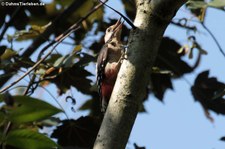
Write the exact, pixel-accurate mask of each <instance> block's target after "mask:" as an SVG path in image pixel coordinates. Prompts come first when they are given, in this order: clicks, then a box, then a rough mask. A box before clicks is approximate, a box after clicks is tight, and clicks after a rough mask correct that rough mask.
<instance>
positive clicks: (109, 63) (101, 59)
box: [96, 19, 124, 113]
mask: <svg viewBox="0 0 225 149" xmlns="http://www.w3.org/2000/svg"><path fill="white" fill-rule="evenodd" d="M122 26H123V23H122V22H121V19H119V20H118V21H117V22H116V23H115V24H114V25H112V26H110V27H108V28H107V29H106V31H105V36H104V42H105V44H104V45H103V47H102V49H101V50H100V52H99V54H98V58H97V64H96V74H97V86H98V92H99V96H100V107H101V112H103V113H105V111H106V109H107V106H108V102H109V100H110V97H111V94H112V90H113V88H114V85H115V81H116V78H117V74H118V72H119V69H120V66H121V63H122V60H123V55H124V45H123V44H122V41H121V32H122Z"/></svg>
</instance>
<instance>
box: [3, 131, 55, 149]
mask: <svg viewBox="0 0 225 149" xmlns="http://www.w3.org/2000/svg"><path fill="white" fill-rule="evenodd" d="M5 142H6V144H7V145H11V146H14V147H17V148H21V149H47V148H49V149H50V148H56V147H59V146H58V145H57V144H56V143H55V142H54V141H52V140H51V139H50V138H48V137H46V136H45V135H43V134H40V133H38V132H35V131H32V130H28V129H19V130H13V131H10V132H9V134H8V136H7V138H6V140H5Z"/></svg>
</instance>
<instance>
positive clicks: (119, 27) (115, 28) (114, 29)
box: [113, 18, 123, 32]
mask: <svg viewBox="0 0 225 149" xmlns="http://www.w3.org/2000/svg"><path fill="white" fill-rule="evenodd" d="M122 26H123V23H122V22H121V18H120V19H119V20H118V21H117V22H116V24H115V25H114V27H113V32H117V31H119V30H122Z"/></svg>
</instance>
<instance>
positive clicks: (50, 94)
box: [39, 86, 69, 119]
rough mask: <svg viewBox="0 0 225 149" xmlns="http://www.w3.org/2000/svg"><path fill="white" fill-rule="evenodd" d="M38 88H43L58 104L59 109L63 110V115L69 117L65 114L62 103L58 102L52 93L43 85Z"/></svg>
mask: <svg viewBox="0 0 225 149" xmlns="http://www.w3.org/2000/svg"><path fill="white" fill-rule="evenodd" d="M39 87H40V88H42V89H44V90H45V91H46V92H47V93H48V94H49V95H50V96H51V97H52V98H53V99H54V100H55V102H56V103H57V104H58V106H59V107H60V108H61V110H62V111H63V113H64V115H65V116H66V118H67V119H69V116H68V115H67V114H66V111H65V109H64V108H63V107H62V105H61V104H60V103H59V102H58V100H57V99H56V98H55V97H54V96H53V95H52V93H51V92H50V91H49V90H48V89H47V88H45V87H43V86H39Z"/></svg>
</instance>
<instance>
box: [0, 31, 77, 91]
mask: <svg viewBox="0 0 225 149" xmlns="http://www.w3.org/2000/svg"><path fill="white" fill-rule="evenodd" d="M79 28H80V27H77V28H75V29H73V28H71V29H69V32H67V34H65V35H64V36H61V37H60V38H57V39H56V40H57V41H58V42H57V43H56V45H55V46H53V48H52V49H51V50H50V51H49V52H48V53H47V54H46V55H45V56H44V57H43V58H42V59H40V60H39V61H38V62H37V63H36V64H34V66H33V67H31V69H30V70H28V71H27V72H26V73H25V74H24V75H23V76H21V77H20V78H18V79H17V80H16V81H14V82H13V83H11V84H10V85H8V86H6V87H4V88H3V89H1V90H0V93H3V92H5V91H6V90H7V89H9V88H10V87H12V86H13V85H15V84H17V83H18V82H19V81H21V80H22V79H23V78H24V77H26V76H27V75H28V74H30V73H31V72H32V71H33V70H34V69H35V68H37V66H39V65H40V64H41V63H42V62H43V61H44V60H45V59H46V58H47V57H48V56H49V55H50V54H51V53H52V52H53V51H54V50H55V48H56V47H57V46H58V45H59V44H60V42H61V41H62V40H64V39H65V38H66V37H67V36H68V35H69V34H71V33H72V32H74V31H75V30H77V29H79Z"/></svg>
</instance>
